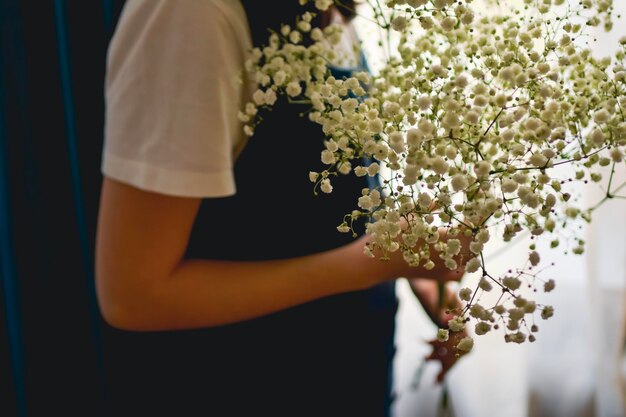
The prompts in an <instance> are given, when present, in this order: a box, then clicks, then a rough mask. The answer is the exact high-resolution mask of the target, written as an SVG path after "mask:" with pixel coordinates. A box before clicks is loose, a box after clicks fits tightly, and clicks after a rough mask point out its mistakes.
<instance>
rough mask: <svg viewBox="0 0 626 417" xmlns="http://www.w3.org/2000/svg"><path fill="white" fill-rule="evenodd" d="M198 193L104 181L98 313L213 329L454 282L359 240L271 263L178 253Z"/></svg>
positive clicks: (135, 322)
mask: <svg viewBox="0 0 626 417" xmlns="http://www.w3.org/2000/svg"><path fill="white" fill-rule="evenodd" d="M200 202H201V199H200V198H189V197H174V196H168V195H164V194H160V193H154V192H149V191H144V190H140V189H138V188H136V187H133V186H130V185H127V184H124V183H121V182H118V181H115V180H114V179H111V178H108V177H105V178H104V181H103V184H102V193H101V198H100V209H99V214H98V228H97V236H96V254H95V258H96V262H95V272H96V291H97V297H98V302H99V306H100V310H101V312H102V314H103V317H104V319H105V320H106V321H107V322H108V323H109V324H110V325H112V326H113V327H117V328H120V329H126V330H132V331H153V330H175V329H192V328H201V327H211V326H218V325H222V324H228V323H234V322H238V321H243V320H248V319H252V318H256V317H259V316H263V315H266V314H269V313H273V312H276V311H279V310H282V309H285V308H289V307H292V306H295V305H298V304H302V303H305V302H308V301H312V300H315V299H318V298H322V297H325V296H329V295H334V294H340V293H345V292H349V291H355V290H362V289H366V288H369V287H372V286H374V285H376V284H379V283H382V282H385V281H388V280H393V279H396V278H398V277H407V276H410V277H417V276H419V277H421V278H424V279H430V280H444V281H445V280H458V279H460V278H461V276H462V273H460V272H456V271H450V270H448V269H447V268H445V266H443V264H441V263H436V266H435V268H434V269H432V270H430V271H427V270H425V269H423V268H411V267H408V266H407V265H406V263H405V262H404V260H402V259H401V256H400V255H394V256H392V257H391V260H390V261H386V262H382V261H380V260H378V259H371V258H368V257H366V256H364V255H363V253H362V251H363V245H364V244H365V242H366V241H367V237H361V238H359V239H357V240H355V241H354V242H353V243H350V244H348V245H345V246H342V247H339V248H336V249H333V250H330V251H326V252H321V253H316V254H312V255H308V256H302V257H297V258H291V259H284V260H269V261H255V262H246V261H219V260H210V259H184V253H185V250H186V247H187V243H188V239H189V235H190V232H191V228H192V226H193V222H194V219H195V216H196V215H197V212H198V209H199V207H200Z"/></svg>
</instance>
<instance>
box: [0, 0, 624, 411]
mask: <svg viewBox="0 0 626 417" xmlns="http://www.w3.org/2000/svg"><path fill="white" fill-rule="evenodd" d="M170 1H174V0H170ZM122 6H123V1H122V0H89V1H85V0H48V1H38V2H35V1H28V0H0V283H1V285H0V416H3V417H5V416H6V417H12V416H19V417H26V416H28V417H32V416H35V417H39V416H49V415H63V416H74V415H76V416H94V417H99V416H107V415H108V414H107V412H106V385H105V384H104V380H103V369H104V367H106V363H104V362H103V360H102V356H101V354H100V347H101V334H100V326H101V318H100V315H99V313H98V310H97V307H96V302H95V296H94V288H93V254H94V238H95V225H96V216H97V207H98V198H99V195H98V194H99V191H100V182H101V173H100V157H101V150H102V139H103V137H102V134H103V116H104V98H103V93H104V84H103V81H104V71H105V59H106V49H107V46H108V42H109V39H110V37H111V35H112V33H113V30H114V28H115V23H116V20H117V17H118V15H119V13H120V11H121V8H122ZM615 6H616V13H615V15H618V14H620V13H622V14H624V13H626V2H624V1H623V0H616V1H615ZM620 31H621V33H620ZM625 34H626V29H625V28H624V21H623V20H620V21H618V23H617V24H616V30H615V31H614V33H613V34H609V35H605V34H603V33H601V32H600V31H598V33H596V35H597V36H598V42H596V44H595V46H594V48H595V52H597V54H598V56H603V55H607V54H610V53H611V52H612V51H613V49H614V45H615V44H616V41H617V39H618V38H619V36H623V35H625ZM363 38H364V39H366V38H367V35H364V36H363ZM366 41H367V39H366ZM615 181H619V182H616V184H621V183H622V182H624V181H626V174H624V172H623V170H622V171H621V172H618V173H617V177H616V179H615ZM579 191H580V192H581V197H582V198H583V199H584V201H585V202H586V203H588V205H593V204H595V203H596V202H597V201H599V200H600V199H601V198H602V196H603V192H602V190H600V189H599V188H594V187H589V189H588V190H579ZM583 233H584V235H585V236H586V238H587V253H586V254H585V255H583V256H574V255H568V256H564V255H563V254H562V252H559V251H551V252H548V253H549V254H550V256H551V257H552V258H551V259H546V257H544V262H545V263H546V264H548V263H550V262H555V266H553V267H551V268H549V269H548V270H547V271H546V274H547V275H548V274H549V275H550V277H551V278H555V279H556V281H557V289H556V290H555V291H554V292H553V293H551V294H549V296H548V297H547V299H546V300H545V302H546V303H548V304H553V305H554V306H555V309H556V314H555V317H554V318H553V319H551V320H549V321H546V322H542V323H541V330H540V332H539V334H538V340H537V342H535V343H534V344H525V345H512V344H505V343H503V341H502V335H501V334H493V335H487V336H482V337H479V338H478V339H477V341H476V342H477V343H476V346H475V348H474V351H473V352H472V353H471V354H470V355H468V356H467V357H465V358H463V359H462V360H461V361H460V362H459V364H458V366H457V367H456V368H454V369H453V370H452V371H451V372H450V374H449V377H448V379H447V382H446V387H447V393H448V394H447V401H448V408H447V409H448V415H455V416H475V417H491V416H506V417H516V416H568V417H570V416H571V417H576V416H602V417H605V416H625V415H626V405H625V398H626V391H625V389H626V388H625V386H626V383H625V378H626V364H625V361H624V341H625V338H626V309H625V300H626V290H625V286H626V285H625V284H626V204H625V201H624V200H614V201H609V202H608V203H607V204H605V205H603V206H602V207H601V208H600V209H599V210H598V211H597V213H596V215H595V217H594V221H593V223H592V224H591V225H589V226H585V227H584V229H583ZM527 245H528V242H527V241H524V240H520V241H518V242H517V243H515V244H513V245H509V246H508V247H507V248H506V249H503V248H500V247H493V248H491V253H490V254H489V255H488V257H489V259H490V263H491V264H492V265H494V268H496V269H498V268H500V269H506V268H508V267H509V265H510V264H511V262H512V260H516V259H522V258H523V257H524V256H525V255H524V253H525V250H526V248H527ZM398 289H399V294H400V298H401V307H400V310H399V313H398V334H397V346H398V350H397V357H396V362H395V368H396V378H395V381H394V390H395V392H396V402H395V405H394V412H395V416H396V417H418V416H439V415H445V414H444V413H442V409H441V405H442V399H443V390H442V388H441V387H440V386H436V385H435V384H434V380H435V375H436V373H437V372H438V368H437V365H436V364H434V363H428V364H426V365H425V366H422V365H423V363H422V362H423V361H422V358H423V357H425V356H426V355H427V354H428V353H429V349H430V348H429V347H428V345H427V344H426V343H425V342H426V341H427V340H429V339H432V337H433V336H434V334H435V332H436V328H435V327H434V325H432V324H431V323H430V321H429V320H428V318H427V316H426V315H425V313H424V312H423V310H422V309H421V307H420V306H419V304H418V303H417V302H416V301H415V299H414V297H413V296H411V295H410V290H409V288H408V285H407V284H406V282H404V281H399V282H398Z"/></svg>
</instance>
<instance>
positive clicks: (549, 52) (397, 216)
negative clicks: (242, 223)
mask: <svg viewBox="0 0 626 417" xmlns="http://www.w3.org/2000/svg"><path fill="white" fill-rule="evenodd" d="M294 1H295V0H294ZM299 1H300V3H301V4H306V3H308V2H309V1H307V0H299ZM311 1H312V0H311ZM333 3H334V4H335V5H337V6H338V7H345V6H343V5H342V4H341V1H339V0H335V1H334V2H333V1H331V0H315V1H314V4H315V6H316V7H317V8H318V9H319V10H327V9H328V8H329V7H330V6H331V5H332V4H333ZM566 3H567V2H566V1H565V0H542V1H535V0H523V1H515V2H514V1H513V0H511V1H507V0H500V1H499V2H492V1H489V0H484V1H478V0H476V1H471V0H428V1H427V0H387V1H386V4H385V6H384V7H383V6H378V2H368V4H370V7H373V8H374V9H375V10H374V13H373V16H374V20H375V21H376V22H377V23H378V24H379V26H380V27H381V28H382V29H383V30H384V31H386V33H393V34H395V36H397V38H398V41H397V43H396V44H395V46H394V48H391V47H390V45H391V41H390V40H389V39H391V37H390V36H387V41H386V42H382V41H381V45H382V44H386V47H387V48H388V49H389V51H388V52H389V53H388V58H387V62H386V65H385V66H384V67H383V68H382V69H381V70H380V72H379V74H377V75H375V76H374V75H371V74H368V73H366V72H357V73H354V74H352V76H350V77H345V78H341V79H338V78H335V77H333V76H332V74H331V72H330V70H329V63H332V62H335V61H336V60H337V59H339V58H340V53H339V52H338V51H337V50H336V48H334V45H337V44H338V43H339V42H340V40H341V30H342V29H341V27H338V26H333V25H331V26H328V27H325V28H323V29H322V28H316V27H313V26H312V24H311V22H312V21H313V17H314V15H313V14H312V13H310V12H306V13H303V14H302V16H300V17H299V18H298V20H297V22H295V24H294V25H293V26H289V25H288V24H287V23H293V22H286V24H285V25H283V26H282V27H281V28H276V30H275V31H274V32H273V33H272V34H271V36H270V37H269V40H268V43H267V46H265V47H264V48H255V49H254V51H253V52H252V54H251V58H250V60H249V61H248V63H247V66H246V67H247V70H248V71H249V72H250V73H251V74H252V77H253V79H254V81H256V83H257V84H258V90H257V91H256V92H255V93H254V95H253V101H252V102H250V103H248V104H246V106H245V108H244V109H243V110H242V111H241V112H240V115H239V116H240V119H241V120H242V121H243V122H244V123H245V128H244V130H245V132H246V134H248V135H252V134H253V132H254V128H255V127H256V125H257V124H258V123H259V122H260V120H261V119H260V116H259V109H264V108H268V107H271V106H272V105H273V104H274V103H275V102H276V100H277V98H278V97H279V96H283V97H285V98H286V99H287V100H289V101H293V102H297V103H305V104H308V105H310V111H309V112H308V118H309V119H310V120H311V121H312V122H314V123H317V124H319V125H320V126H321V128H322V130H323V132H324V134H325V135H326V140H325V142H324V146H323V149H321V150H320V152H321V154H320V160H321V163H322V164H323V165H325V166H326V168H325V169H323V170H321V171H319V172H310V173H309V174H308V175H309V179H310V180H311V182H312V183H313V188H314V189H315V190H316V192H317V190H320V191H321V192H322V193H330V192H341V190H333V185H332V179H333V178H334V176H337V175H357V176H359V177H366V176H369V177H374V176H376V175H380V177H381V181H380V184H379V185H378V186H377V187H375V188H372V189H370V188H365V189H363V190H362V192H361V194H360V195H356V196H355V207H354V210H353V211H352V212H351V213H347V214H346V215H345V217H344V219H343V221H342V222H341V223H340V224H339V226H337V229H338V231H339V232H343V233H354V230H353V224H354V222H355V220H357V219H361V218H366V219H368V220H370V221H369V222H368V223H367V224H366V233H367V234H368V235H370V238H371V243H370V244H369V245H368V246H366V247H365V248H364V250H365V253H366V254H367V255H369V256H375V255H374V254H375V253H380V254H382V257H383V258H385V257H387V256H388V255H389V254H390V253H393V252H399V253H401V254H402V256H403V258H404V259H405V260H406V262H407V263H408V264H409V265H411V266H415V267H423V268H426V269H432V268H433V267H434V266H435V263H434V261H441V262H442V263H443V264H445V265H446V266H447V267H448V268H449V269H459V268H463V269H464V270H465V272H467V273H468V274H475V275H478V279H477V280H476V282H475V283H473V284H470V283H466V284H465V285H466V286H465V287H464V288H462V289H461V291H460V293H459V297H460V299H461V301H462V302H463V306H462V307H461V308H460V309H459V310H458V311H455V312H454V313H455V314H456V316H455V317H454V318H453V319H452V320H450V321H449V322H448V324H447V327H448V328H447V329H440V330H439V332H438V333H437V338H438V339H439V340H440V341H445V340H448V338H454V339H453V340H454V341H455V343H456V347H457V349H458V351H459V352H467V351H469V350H471V348H472V346H473V340H472V339H471V337H469V336H466V335H465V334H464V333H463V332H464V330H466V328H468V327H469V328H470V329H471V330H473V331H474V333H475V334H477V335H482V334H486V333H488V332H490V331H492V330H502V331H503V332H504V339H505V341H506V342H512V343H522V342H525V341H526V340H528V341H531V342H532V341H534V340H535V333H536V332H537V331H538V325H537V324H536V323H535V317H536V316H539V317H541V318H542V319H548V318H549V317H551V316H552V315H553V314H554V309H553V308H552V307H551V306H548V305H541V304H538V303H536V302H535V301H533V300H531V299H529V296H528V295H526V294H525V293H524V292H523V290H524V289H528V288H530V289H532V290H534V291H537V290H542V291H545V292H549V291H551V290H553V289H554V288H555V282H554V280H552V279H548V280H545V281H544V280H543V279H542V278H541V277H540V274H539V272H541V270H539V269H538V268H539V267H540V265H541V256H540V253H539V252H538V251H537V249H536V245H535V244H534V243H533V244H532V245H531V247H530V249H529V253H528V258H527V259H526V262H525V265H523V267H521V268H518V269H514V268H511V269H510V270H509V271H508V272H507V273H506V274H504V275H502V276H493V275H491V274H490V273H489V269H488V268H487V265H486V263H485V257H484V256H483V253H484V250H485V245H486V244H487V243H488V242H491V241H493V240H494V239H501V240H502V241H504V242H509V241H511V240H512V239H513V238H515V237H516V236H519V235H522V234H529V235H530V236H531V237H532V239H533V242H536V241H537V240H539V239H549V240H550V246H551V247H559V246H560V245H561V240H562V232H563V231H564V230H566V229H567V228H568V227H569V225H571V224H573V223H574V222H576V221H578V220H584V221H590V219H591V214H592V212H593V209H594V208H593V207H592V208H591V209H588V210H585V209H583V208H581V207H579V206H578V205H577V204H576V201H575V198H572V196H571V195H570V194H569V193H567V192H566V190H565V187H564V185H565V184H566V183H580V184H586V183H588V182H596V183H599V182H603V181H604V182H603V183H604V184H605V187H606V190H607V192H606V196H607V197H606V198H605V200H606V199H608V198H612V197H614V196H615V193H616V192H617V191H619V190H620V189H621V188H622V187H623V186H624V185H621V186H617V187H616V186H615V184H612V178H613V172H614V171H615V169H618V168H619V167H622V168H623V165H624V152H625V148H626V117H625V114H624V111H625V109H624V107H625V106H626V67H625V64H624V60H625V57H626V38H622V40H621V41H620V43H619V45H616V50H617V52H616V53H615V55H614V56H613V57H606V58H603V59H597V58H595V57H594V56H593V55H592V53H591V50H590V49H589V45H588V44H589V40H590V39H591V38H590V36H589V35H588V34H587V33H586V32H585V31H586V28H587V27H588V26H597V25H600V24H602V25H603V26H604V27H605V28H606V29H607V30H608V29H611V26H612V23H611V22H612V2H611V0H582V1H576V2H571V4H569V5H568V4H566ZM520 4H522V6H521V7H520ZM480 5H482V6H485V5H487V6H494V7H492V8H491V9H493V10H491V11H490V13H489V14H487V13H486V12H484V11H483V10H485V7H478V6H480ZM496 6H497V7H496ZM494 10H495V11H496V12H494ZM497 10H503V11H504V13H502V14H499V13H497ZM511 11H513V12H511ZM364 161H369V162H367V163H364ZM559 166H564V167H569V168H571V172H572V175H571V176H570V177H567V176H563V174H562V173H563V170H562V169H558V170H557V169H555V168H556V167H559ZM606 166H610V167H611V174H610V176H609V178H604V177H603V175H602V173H601V172H600V171H601V168H602V167H606ZM304 175H306V173H305V174H304ZM442 228H443V229H444V230H446V231H447V232H446V233H445V234H444V235H445V239H444V238H442V233H441V230H442ZM463 240H465V241H467V240H469V241H470V243H469V246H468V247H467V248H465V247H464V245H462V244H461V242H462V241H463ZM571 251H572V252H574V253H582V252H583V251H584V241H583V240H582V239H580V238H578V239H577V240H576V241H575V245H574V246H573V247H572V248H571ZM459 259H462V261H459ZM521 261H522V262H524V260H521ZM495 292H497V293H498V294H499V295H498V294H496V299H497V300H496V301H495V302H493V303H491V302H486V301H483V300H485V297H483V296H484V295H485V294H487V293H495ZM470 323H471V324H470Z"/></svg>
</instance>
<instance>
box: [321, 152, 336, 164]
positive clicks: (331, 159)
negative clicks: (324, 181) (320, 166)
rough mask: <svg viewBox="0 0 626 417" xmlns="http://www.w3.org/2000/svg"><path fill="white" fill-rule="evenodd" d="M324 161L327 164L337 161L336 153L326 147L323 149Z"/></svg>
mask: <svg viewBox="0 0 626 417" xmlns="http://www.w3.org/2000/svg"><path fill="white" fill-rule="evenodd" d="M321 159H322V162H323V163H324V164H326V165H332V164H334V163H335V161H336V160H337V159H336V158H335V155H334V154H333V153H332V152H331V151H329V150H328V149H324V150H323V151H322V158H321Z"/></svg>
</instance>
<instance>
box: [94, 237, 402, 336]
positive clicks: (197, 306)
mask: <svg viewBox="0 0 626 417" xmlns="http://www.w3.org/2000/svg"><path fill="white" fill-rule="evenodd" d="M362 248H363V242H362V241H356V242H354V243H352V244H349V245H346V246H343V247H340V248H337V249H334V250H330V251H327V252H322V253H317V254H313V255H309V256H303V257H298V258H292V259H283V260H271V261H258V262H242V261H217V260H205V259H191V260H183V261H181V263H180V264H179V265H178V266H177V267H176V268H175V269H174V270H173V271H172V273H171V274H170V275H169V276H168V277H167V278H165V279H161V280H154V281H149V282H150V284H149V285H147V286H146V287H143V286H139V285H137V283H138V282H141V280H128V281H129V283H128V285H126V286H121V287H120V286H118V288H117V294H115V295H114V296H112V297H109V299H111V300H115V301H113V302H112V303H111V305H110V306H109V308H108V313H109V314H106V315H105V318H107V321H108V322H109V323H111V324H112V325H113V326H115V327H120V328H125V329H128V330H138V331H142V330H172V329H189V328H199V327H208V326H217V325H222V324H228V323H233V322H238V321H242V320H247V319H252V318H255V317H259V316H262V315H265V314H269V313H273V312H276V311H279V310H282V309H285V308H289V307H292V306H295V305H298V304H302V303H306V302H308V301H312V300H315V299H318V298H321V297H325V296H329V295H333V294H339V293H344V292H349V291H354V290H359V289H365V288H367V287H370V286H372V285H374V284H376V283H378V282H382V281H384V280H385V279H390V278H393V277H392V275H391V274H392V273H393V272H392V271H391V270H390V268H389V265H386V264H385V265H383V262H381V261H379V260H376V259H370V258H367V257H365V256H364V255H363V254H362V253H361V252H362ZM144 282H146V281H144ZM103 310H107V309H103Z"/></svg>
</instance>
